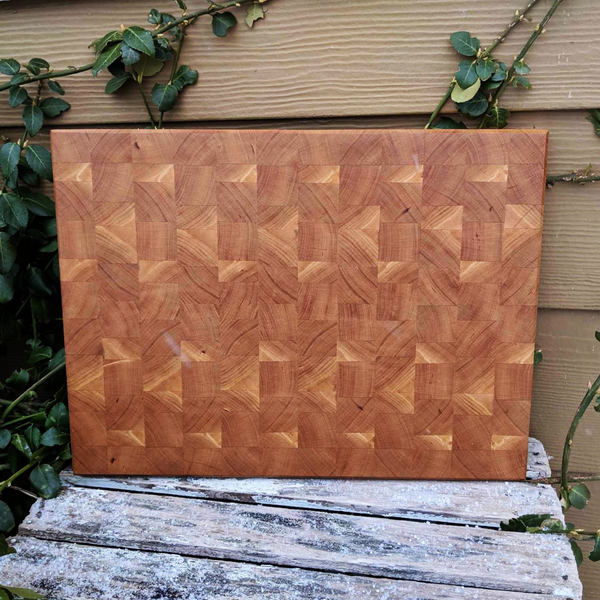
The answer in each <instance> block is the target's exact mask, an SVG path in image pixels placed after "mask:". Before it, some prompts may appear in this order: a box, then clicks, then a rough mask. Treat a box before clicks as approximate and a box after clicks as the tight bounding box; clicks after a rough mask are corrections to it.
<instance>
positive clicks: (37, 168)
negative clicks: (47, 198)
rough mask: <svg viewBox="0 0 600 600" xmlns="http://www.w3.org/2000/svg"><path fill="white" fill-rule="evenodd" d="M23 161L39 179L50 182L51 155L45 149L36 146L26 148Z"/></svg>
mask: <svg viewBox="0 0 600 600" xmlns="http://www.w3.org/2000/svg"><path fill="white" fill-rule="evenodd" d="M25 160H26V161H27V164H28V165H29V166H30V167H31V168H32V169H33V171H34V172H35V173H37V174H38V175H39V176H40V177H43V178H44V179H47V180H48V181H52V155H51V154H50V152H49V151H48V150H46V148H44V147H43V146H40V145H38V144H31V145H30V146H27V149H26V150H25Z"/></svg>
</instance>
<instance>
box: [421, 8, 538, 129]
mask: <svg viewBox="0 0 600 600" xmlns="http://www.w3.org/2000/svg"><path fill="white" fill-rule="evenodd" d="M538 1H539V0H530V2H529V3H528V4H527V6H525V8H523V10H521V11H519V10H516V11H515V16H514V18H513V19H512V21H511V22H510V23H509V24H508V25H507V26H506V27H505V28H504V31H502V33H501V34H500V35H499V36H498V37H496V39H495V40H494V41H493V42H492V43H491V44H490V45H489V46H488V47H487V48H486V49H485V50H483V51H482V52H481V54H480V55H479V56H478V58H479V59H483V61H485V60H486V59H487V58H489V57H491V55H492V52H493V51H494V50H495V49H496V47H497V46H498V45H499V44H500V43H502V42H503V41H504V40H505V39H506V36H507V35H508V34H509V33H510V32H511V31H512V30H513V28H514V27H515V25H517V24H518V23H521V22H522V21H523V20H524V19H525V15H526V14H527V13H528V12H529V11H530V10H531V9H532V8H533V7H534V6H535V5H536V4H537V3H538ZM464 33H467V32H460V31H457V32H456V33H454V34H453V35H454V36H455V38H454V39H456V36H459V35H460V34H464ZM467 35H469V34H468V33H467ZM463 37H464V36H463ZM473 39H477V38H473ZM451 40H452V38H451ZM453 45H454V43H453ZM454 47H455V49H457V50H458V48H456V46H454ZM457 85H458V84H457V81H456V79H454V78H453V79H452V82H451V83H450V87H449V88H448V91H447V92H446V93H445V94H444V96H443V97H442V99H441V100H440V102H439V103H438V105H437V106H436V107H435V110H434V111H433V113H432V114H431V116H430V117H429V121H427V125H425V129H429V128H430V127H431V125H432V124H433V122H434V121H435V119H436V117H437V116H438V114H439V113H440V111H441V110H442V108H443V107H444V105H445V104H446V102H448V100H449V99H450V96H451V95H452V92H453V91H454V88H455V87H456V86H457Z"/></svg>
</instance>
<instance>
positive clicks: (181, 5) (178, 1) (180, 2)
mask: <svg viewBox="0 0 600 600" xmlns="http://www.w3.org/2000/svg"><path fill="white" fill-rule="evenodd" d="M175 3H176V4H177V6H179V8H180V9H181V10H187V6H186V5H185V2H184V1H183V0H175Z"/></svg>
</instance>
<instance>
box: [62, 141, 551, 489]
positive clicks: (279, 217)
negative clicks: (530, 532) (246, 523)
mask: <svg viewBox="0 0 600 600" xmlns="http://www.w3.org/2000/svg"><path fill="white" fill-rule="evenodd" d="M546 147H547V132H543V131H506V130H505V131H494V132H492V131H456V130H454V131H441V130H437V131H435V130H433V131H410V130H348V131H235V130H226V131H207V130H198V131H182V130H170V131H148V130H140V131H138V130H132V131H127V130H89V131H73V130H70V131H54V132H52V148H53V160H54V173H55V191H56V202H57V214H58V234H59V252H60V270H61V281H62V291H63V309H64V327H65V338H66V351H67V375H68V387H69V404H70V410H71V430H72V438H73V452H74V470H75V472H76V473H82V474H83V473H92V474H93V473H96V474H107V473H119V474H134V473H135V474H169V475H217V476H281V477H313V476H317V477H320V476H323V477H376V478H397V477H402V478H404V477H406V478H443V479H520V478H523V477H524V476H525V469H526V459H527V434H528V423H529V410H530V398H531V383H532V369H533V351H534V336H535V320H536V303H537V289H538V279H539V277H538V275H539V262H540V245H541V227H542V215H543V200H544V187H545V185H544V184H545V165H546Z"/></svg>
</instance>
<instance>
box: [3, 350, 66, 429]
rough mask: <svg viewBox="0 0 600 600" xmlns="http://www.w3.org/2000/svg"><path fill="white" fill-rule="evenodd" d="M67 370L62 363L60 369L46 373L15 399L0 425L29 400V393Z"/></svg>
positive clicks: (7, 408) (55, 368)
mask: <svg viewBox="0 0 600 600" xmlns="http://www.w3.org/2000/svg"><path fill="white" fill-rule="evenodd" d="M64 368H65V363H64V362H63V363H61V364H60V365H58V367H54V369H52V371H50V372H48V373H46V374H45V375H44V376H43V377H41V378H40V379H38V380H37V381H36V382H35V383H34V384H33V385H32V386H30V387H29V388H28V389H26V390H25V391H24V392H23V393H22V394H21V395H20V396H18V397H17V398H15V399H14V400H13V401H12V402H11V403H10V404H9V405H8V406H7V407H6V408H5V409H4V412H3V413H2V416H1V417H0V423H4V420H5V419H6V417H7V416H8V415H9V414H10V413H11V411H12V410H13V409H14V408H15V407H16V406H18V404H19V403H20V402H21V401H22V400H24V399H25V398H27V397H28V396H29V392H33V390H35V389H36V388H37V387H39V386H40V385H42V383H44V382H45V381H46V380H48V379H50V377H52V376H53V375H56V373H58V372H59V371H60V370H61V369H64Z"/></svg>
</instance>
